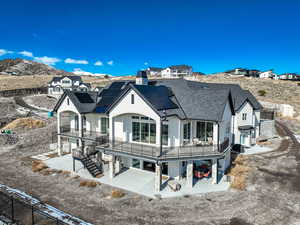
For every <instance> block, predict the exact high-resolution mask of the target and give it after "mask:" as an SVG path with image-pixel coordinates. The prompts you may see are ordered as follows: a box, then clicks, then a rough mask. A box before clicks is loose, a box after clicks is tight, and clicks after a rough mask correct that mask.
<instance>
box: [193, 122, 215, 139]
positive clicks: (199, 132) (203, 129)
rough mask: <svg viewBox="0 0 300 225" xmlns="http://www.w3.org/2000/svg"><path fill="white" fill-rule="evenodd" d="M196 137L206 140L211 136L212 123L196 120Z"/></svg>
mask: <svg viewBox="0 0 300 225" xmlns="http://www.w3.org/2000/svg"><path fill="white" fill-rule="evenodd" d="M196 137H197V138H199V139H200V140H201V141H208V139H210V138H212V137H213V123H211V122H202V121H198V122H197V126H196Z"/></svg>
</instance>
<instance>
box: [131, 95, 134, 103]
mask: <svg viewBox="0 0 300 225" xmlns="http://www.w3.org/2000/svg"><path fill="white" fill-rule="evenodd" d="M131 104H134V94H132V95H131Z"/></svg>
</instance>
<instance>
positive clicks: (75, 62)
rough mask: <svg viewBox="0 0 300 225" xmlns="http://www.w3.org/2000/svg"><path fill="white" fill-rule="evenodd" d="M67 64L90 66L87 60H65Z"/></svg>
mask: <svg viewBox="0 0 300 225" xmlns="http://www.w3.org/2000/svg"><path fill="white" fill-rule="evenodd" d="M65 63H68V64H89V62H88V61H87V60H77V59H71V58H67V59H65Z"/></svg>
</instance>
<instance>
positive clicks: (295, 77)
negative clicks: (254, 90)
mask: <svg viewBox="0 0 300 225" xmlns="http://www.w3.org/2000/svg"><path fill="white" fill-rule="evenodd" d="M275 79H276V80H300V76H299V75H298V74H296V73H284V74H279V75H277V76H276V78H275Z"/></svg>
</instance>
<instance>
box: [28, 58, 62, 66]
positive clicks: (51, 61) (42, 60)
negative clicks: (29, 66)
mask: <svg viewBox="0 0 300 225" xmlns="http://www.w3.org/2000/svg"><path fill="white" fill-rule="evenodd" d="M34 60H35V61H37V62H40V63H44V64H47V65H55V64H56V63H57V62H60V59H58V58H53V57H48V56H43V57H34Z"/></svg>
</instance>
